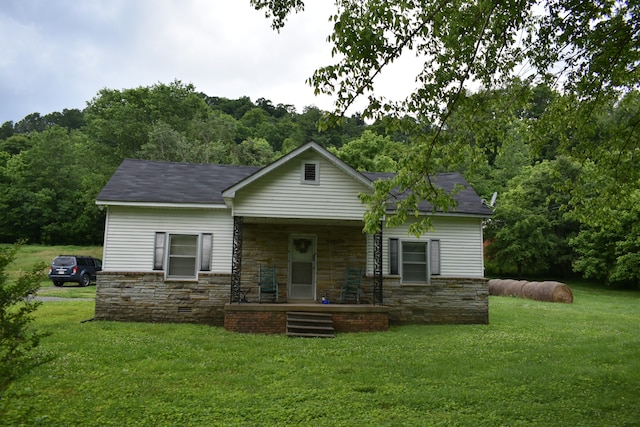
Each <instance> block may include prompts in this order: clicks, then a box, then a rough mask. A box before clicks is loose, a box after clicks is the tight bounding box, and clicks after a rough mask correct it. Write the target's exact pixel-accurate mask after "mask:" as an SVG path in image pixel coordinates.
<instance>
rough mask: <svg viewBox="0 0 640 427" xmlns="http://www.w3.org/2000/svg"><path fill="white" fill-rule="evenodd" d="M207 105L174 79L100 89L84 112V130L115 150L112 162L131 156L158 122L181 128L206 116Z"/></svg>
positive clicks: (192, 87)
mask: <svg viewBox="0 0 640 427" xmlns="http://www.w3.org/2000/svg"><path fill="white" fill-rule="evenodd" d="M210 111H211V109H210V108H209V106H207V104H206V103H205V101H204V99H203V98H202V96H200V95H199V94H197V93H196V92H195V88H194V86H193V85H191V84H187V85H186V84H183V83H182V82H180V81H177V80H176V81H174V82H172V83H171V84H168V85H166V84H162V83H158V84H156V85H153V86H150V87H139V88H136V89H126V90H123V91H120V90H112V89H102V90H101V91H100V92H99V93H98V95H97V96H96V97H95V98H94V99H92V100H91V102H89V105H88V106H87V109H86V113H85V120H86V123H87V133H88V134H89V135H90V136H91V137H92V138H93V139H95V140H96V141H97V142H99V143H101V144H104V145H106V146H108V147H111V148H112V149H114V151H115V156H116V159H115V163H119V161H120V160H122V159H123V158H124V157H128V156H133V155H134V154H135V153H136V152H137V151H138V150H139V149H140V147H142V146H143V145H144V144H146V143H147V142H148V141H149V132H150V131H151V128H152V127H153V126H154V125H155V124H156V123H158V122H161V121H162V122H164V123H166V124H168V125H169V126H170V127H171V128H172V129H174V130H175V131H177V132H185V131H186V130H187V128H188V126H189V124H190V123H191V121H192V120H193V119H197V118H206V117H207V115H208V114H209V113H210Z"/></svg>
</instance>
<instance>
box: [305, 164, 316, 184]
mask: <svg viewBox="0 0 640 427" xmlns="http://www.w3.org/2000/svg"><path fill="white" fill-rule="evenodd" d="M302 174H303V176H302V180H303V182H306V183H317V182H318V163H317V162H305V163H304V167H303V169H302Z"/></svg>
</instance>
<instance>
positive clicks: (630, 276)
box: [0, 81, 640, 286]
mask: <svg viewBox="0 0 640 427" xmlns="http://www.w3.org/2000/svg"><path fill="white" fill-rule="evenodd" d="M570 108H572V100H571V99H568V98H565V97H563V96H560V95H559V94H557V93H555V92H553V91H552V90H550V89H548V88H547V87H546V86H536V87H530V86H528V85H527V84H524V83H522V82H513V83H511V84H510V85H509V86H508V87H504V88H502V89H500V90H494V91H480V92H478V93H474V94H467V95H466V96H465V97H464V100H463V101H461V103H460V108H458V109H457V110H456V111H455V112H454V113H453V114H452V116H451V117H450V118H449V121H448V125H447V127H446V128H444V129H442V128H440V127H437V126H431V124H429V123H420V124H419V126H416V127H414V129H420V132H424V133H429V132H436V131H437V132H443V137H442V139H441V141H442V142H441V143H440V145H438V146H437V147H435V148H434V153H433V155H432V156H431V158H430V159H429V162H430V170H432V171H434V172H439V171H454V170H455V171H460V172H462V173H463V174H464V175H465V176H466V178H467V180H468V181H469V182H470V183H471V184H472V185H473V186H474V188H475V189H476V191H477V192H478V193H479V194H480V195H481V196H482V197H483V198H485V199H486V200H491V198H492V196H493V194H494V193H497V198H496V204H495V216H494V217H493V218H492V219H491V220H490V221H488V222H487V227H486V231H485V236H486V238H487V241H488V247H487V267H488V268H489V269H490V272H495V273H509V274H527V275H531V274H541V275H544V274H553V275H556V276H558V275H565V276H566V275H571V274H580V275H583V276H585V277H589V278H595V279H598V280H601V281H602V282H603V283H616V284H619V283H625V284H632V285H636V286H637V284H638V282H639V281H640V254H639V252H638V250H639V249H640V192H639V190H638V173H637V171H638V170H639V169H640V168H639V166H640V161H639V160H638V154H639V152H638V150H640V147H639V142H638V140H639V135H638V133H639V128H640V126H639V125H638V123H639V122H640V119H639V118H638V117H640V113H639V112H640V98H639V95H638V92H633V91H632V92H629V93H628V94H627V95H626V96H625V97H624V98H623V99H622V101H620V102H615V103H613V102H612V103H611V104H610V105H608V106H606V108H599V109H597V110H594V111H591V112H590V120H589V123H590V124H591V125H590V127H588V128H585V127H584V126H581V127H580V128H575V129H573V128H570V127H569V128H567V127H553V126H549V123H553V121H548V120H542V119H543V118H544V117H547V116H549V115H562V114H563V109H570ZM326 114H327V113H326V112H324V111H320V110H319V109H317V108H315V107H313V106H309V107H306V108H305V109H304V110H303V111H302V112H297V111H296V110H295V108H294V107H293V106H291V105H282V104H278V105H273V104H272V103H271V102H270V101H269V100H266V99H258V100H255V101H252V100H251V99H250V98H248V97H243V98H240V99H236V100H231V99H226V98H219V97H212V96H207V95H205V94H202V93H199V92H197V91H196V89H195V88H194V87H193V86H192V85H188V84H183V83H181V82H179V81H174V82H172V83H170V84H162V83H159V84H156V85H153V86H150V87H139V88H135V89H126V90H113V89H103V90H101V91H100V92H99V93H98V94H97V95H96V97H95V98H94V99H92V100H90V101H88V103H87V107H86V108H85V109H84V110H83V111H79V110H75V109H72V110H66V109H65V110H63V111H62V112H56V113H52V114H47V115H45V116H41V115H40V114H39V113H33V114H30V115H28V116H27V117H25V118H24V119H23V120H21V121H19V122H17V123H13V122H6V123H4V124H3V125H2V127H0V212H1V215H0V242H4V243H10V242H14V241H16V240H18V239H28V241H29V242H31V243H44V244H101V243H102V234H103V224H104V213H103V212H102V211H100V210H99V209H98V208H97V206H96V205H95V203H94V201H95V197H96V195H97V194H98V192H99V191H100V190H101V188H102V186H103V185H104V184H105V183H106V181H107V180H108V179H109V177H110V176H111V174H112V173H113V171H114V170H115V169H116V168H117V167H118V165H119V164H120V162H121V161H122V160H123V159H124V158H140V159H150V160H167V161H180V162H197V163H225V164H245V165H266V164H268V163H269V162H271V161H273V160H275V159H276V158H278V156H280V155H282V154H286V153H287V152H289V151H291V150H293V149H295V148H296V147H298V146H300V145H302V144H304V143H306V142H308V141H315V142H317V143H318V144H320V145H322V146H324V147H326V148H328V149H329V150H331V151H332V152H333V153H335V154H336V155H338V156H339V157H340V158H342V159H343V160H345V161H346V162H347V163H349V164H351V165H352V166H354V167H356V168H357V169H360V170H368V171H394V170H397V168H398V167H399V166H400V165H405V166H406V165H407V164H408V165H410V164H412V163H411V162H420V161H421V159H415V158H408V157H410V156H405V154H406V153H407V152H408V150H407V147H408V146H409V145H410V144H414V143H415V141H416V138H415V135H411V134H404V133H399V132H398V131H397V129H398V128H399V127H398V126H396V124H397V123H398V121H401V120H405V121H406V120H412V119H411V118H410V117H388V118H384V119H381V120H378V121H377V122H375V123H373V124H366V123H365V122H364V120H362V118H361V117H360V116H358V115H354V116H351V117H343V118H341V120H338V121H337V125H336V126H326V123H328V122H325V121H323V120H322V118H323V117H324V116H325V115H326ZM332 122H336V121H335V120H334V121H332ZM319 129H323V130H322V131H320V130H319ZM571 146H573V147H576V148H578V147H580V150H577V149H576V150H575V153H574V152H572V150H571V149H568V150H567V149H566V147H571ZM584 147H587V150H586V151H585V149H584ZM578 152H579V153H580V154H577V153H578Z"/></svg>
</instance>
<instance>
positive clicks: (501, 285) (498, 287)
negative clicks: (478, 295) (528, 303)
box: [488, 279, 573, 304]
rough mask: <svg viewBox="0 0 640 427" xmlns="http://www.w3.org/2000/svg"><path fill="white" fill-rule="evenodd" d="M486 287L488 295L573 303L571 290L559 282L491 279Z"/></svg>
mask: <svg viewBox="0 0 640 427" xmlns="http://www.w3.org/2000/svg"><path fill="white" fill-rule="evenodd" d="M488 285H489V295H495V296H502V297H518V298H528V299H533V300H536V301H547V302H563V303H568V304H571V303H572V302H573V293H572V292H571V288H569V287H568V286H567V285H565V284H564V283H560V282H554V281H545V282H528V281H526V280H512V279H491V280H489V282H488Z"/></svg>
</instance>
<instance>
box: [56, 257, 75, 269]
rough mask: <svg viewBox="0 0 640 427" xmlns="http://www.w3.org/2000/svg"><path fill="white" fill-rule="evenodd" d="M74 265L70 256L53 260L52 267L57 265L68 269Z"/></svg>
mask: <svg viewBox="0 0 640 427" xmlns="http://www.w3.org/2000/svg"><path fill="white" fill-rule="evenodd" d="M73 264H74V259H73V257H70V256H59V257H57V258H55V259H54V260H53V265H57V266H60V267H68V266H70V265H73Z"/></svg>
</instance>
